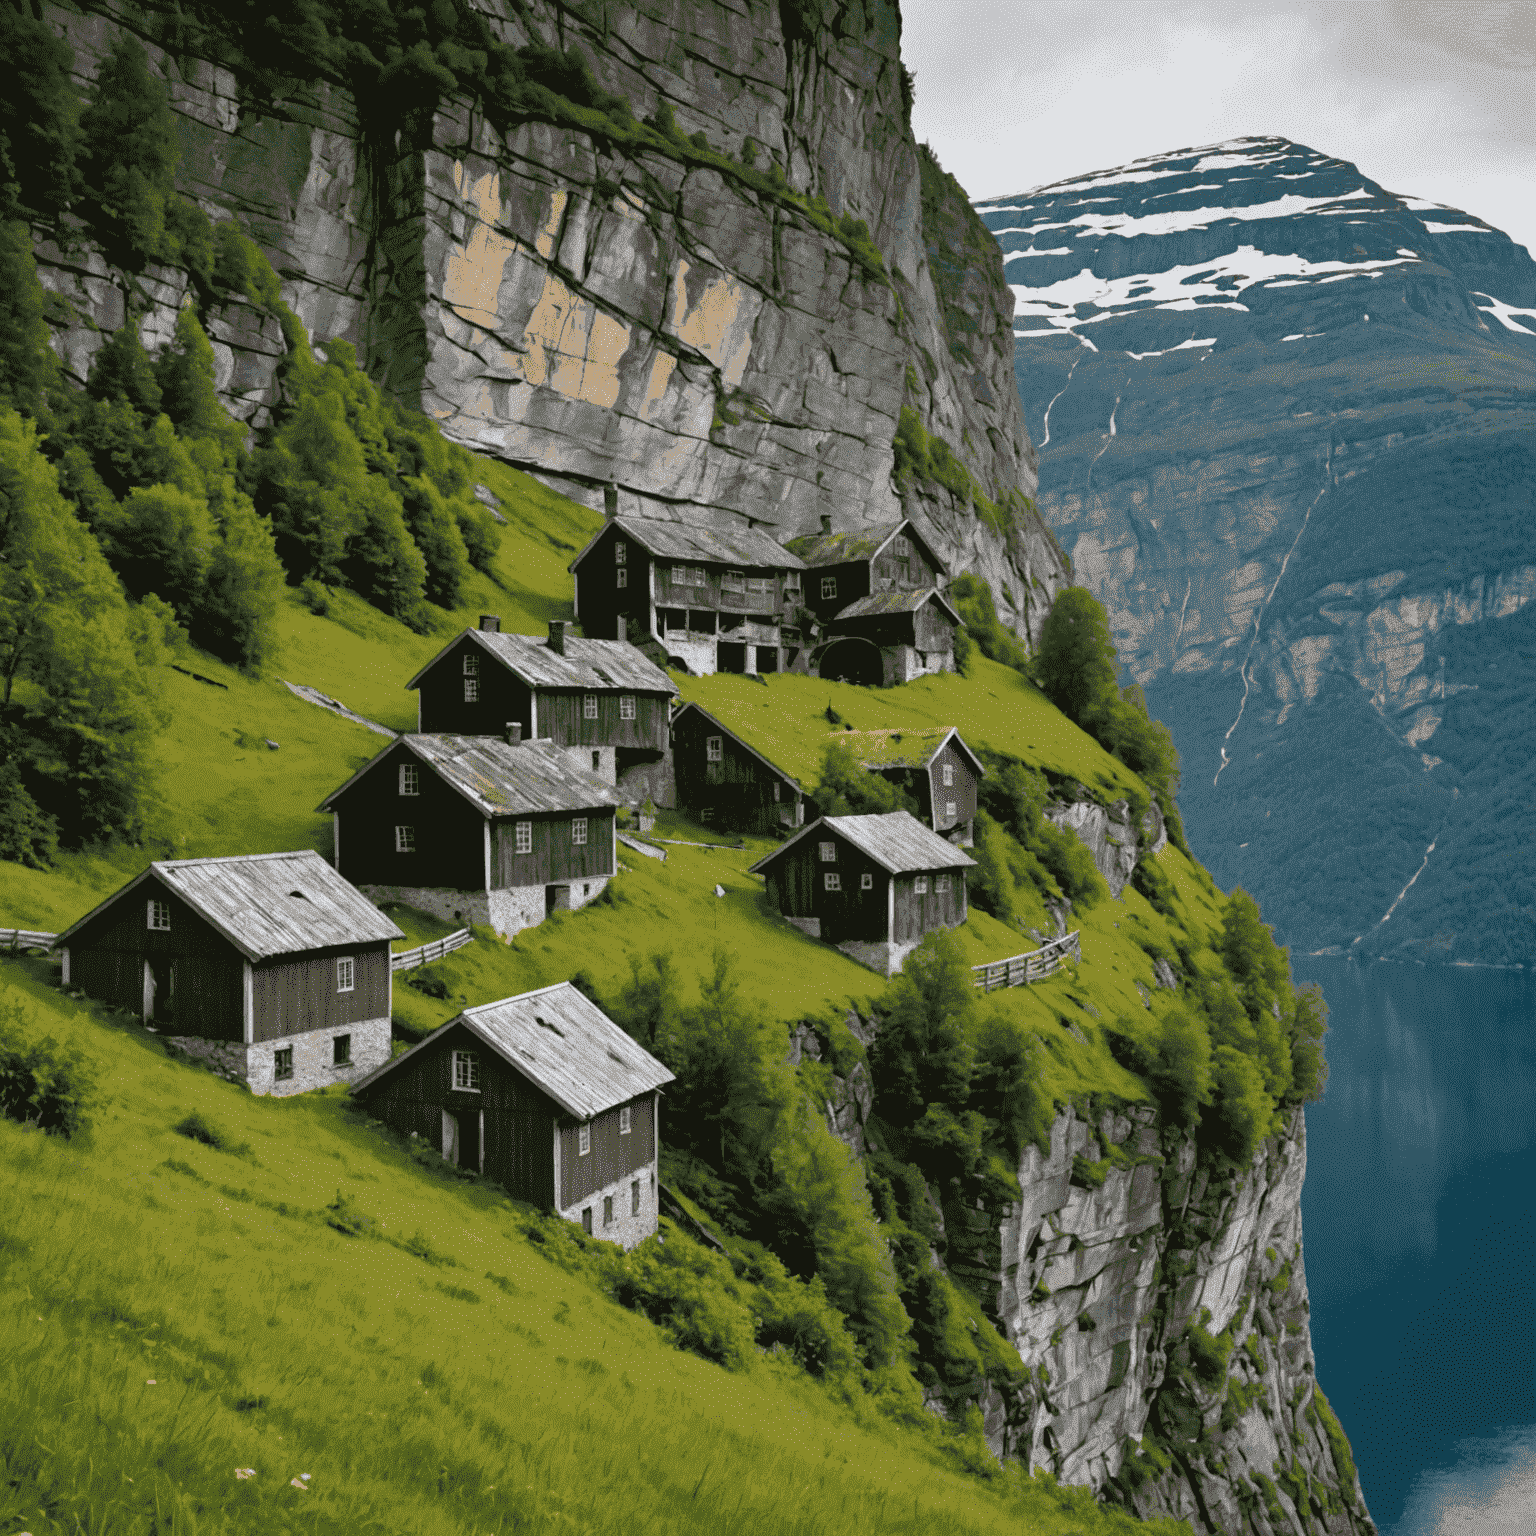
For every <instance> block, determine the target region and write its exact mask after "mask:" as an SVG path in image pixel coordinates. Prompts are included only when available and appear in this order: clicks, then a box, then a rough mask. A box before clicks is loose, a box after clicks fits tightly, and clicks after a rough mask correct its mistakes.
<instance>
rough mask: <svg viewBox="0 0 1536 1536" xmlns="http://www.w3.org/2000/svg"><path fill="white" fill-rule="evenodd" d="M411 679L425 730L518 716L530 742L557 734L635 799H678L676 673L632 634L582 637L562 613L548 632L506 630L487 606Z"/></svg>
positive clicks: (493, 725) (583, 763) (475, 729)
mask: <svg viewBox="0 0 1536 1536" xmlns="http://www.w3.org/2000/svg"><path fill="white" fill-rule="evenodd" d="M406 687H407V688H414V689H416V690H417V712H416V726H417V729H418V730H420V731H424V732H432V733H445V734H452V735H457V736H501V735H504V733H505V731H506V727H507V723H508V722H509V721H516V722H517V724H518V725H520V726H521V727H522V729H523V740H524V741H548V742H551V743H553V744H554V745H555V746H556V747H559V748H561V749H562V750H564V751H565V752H566V754H567V755H568V756H569V758H570V760H571V763H572V764H573V765H574V766H575V767H578V768H582V769H585V770H587V771H588V772H591V773H595V774H597V775H598V777H599V778H601V779H604V780H605V781H606V782H607V783H609V784H613V785H617V786H618V787H620V788H621V789H622V790H623V792H624V800H625V802H626V803H630V802H633V803H635V804H639V803H640V802H641V801H642V800H644V799H645V798H646V796H650V798H651V799H652V800H654V801H655V802H656V804H658V805H671V803H672V798H671V795H672V767H671V761H670V759H669V757H668V754H667V726H668V713H669V710H670V708H671V700H672V695H673V692H674V691H675V690H674V689H673V687H672V680H671V679H670V678H669V677H668V676H667V674H666V673H665V672H663V671H662V670H661V668H660V667H658V666H656V665H655V663H654V662H652V661H649V660H648V659H647V658H646V657H645V656H643V655H641V653H640V652H639V651H638V650H637V649H636V648H635V647H634V646H632V645H627V644H625V643H624V642H623V641H618V640H583V639H581V638H580V637H578V636H575V635H571V634H569V633H568V632H567V628H566V625H565V624H564V622H562V621H560V620H551V622H550V626H549V636H548V638H547V639H541V638H540V637H539V636H537V635H513V634H504V633H503V632H502V629H501V620H500V619H499V618H498V617H497V616H496V615H495V614H493V613H486V614H482V615H481V616H480V627H479V628H478V629H466V630H465V631H464V632H463V633H462V634H460V635H458V636H457V637H456V638H454V639H453V640H451V641H449V643H448V644H447V645H446V646H444V647H443V649H442V650H441V651H439V652H438V653H437V655H436V656H434V657H433V658H432V660H431V661H429V662H428V663H427V664H426V666H424V667H423V668H422V669H421V671H419V672H418V673H417V674H416V675H415V677H413V678H412V679H411V680H410V682H408V683H407V684H406Z"/></svg>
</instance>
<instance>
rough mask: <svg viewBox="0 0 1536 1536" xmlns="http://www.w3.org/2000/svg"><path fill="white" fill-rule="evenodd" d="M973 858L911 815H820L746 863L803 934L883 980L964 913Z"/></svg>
mask: <svg viewBox="0 0 1536 1536" xmlns="http://www.w3.org/2000/svg"><path fill="white" fill-rule="evenodd" d="M975 862H976V861H975V860H974V859H972V858H971V857H970V856H969V855H968V854H965V853H962V852H961V851H960V850H959V849H958V848H957V847H955V845H954V844H953V843H948V842H945V840H944V839H943V838H942V837H940V836H938V834H937V833H935V832H931V831H929V829H928V828H927V827H925V826H924V825H923V824H922V822H920V821H919V820H918V819H917V818H916V817H915V816H913V815H912V814H911V813H910V812H909V811H888V812H887V813H886V814H885V815H883V816H823V817H821V818H820V819H819V820H817V821H814V822H812V823H811V824H810V825H809V826H808V827H806V828H804V830H802V831H800V832H798V833H796V835H795V836H794V837H792V838H790V840H789V841H788V842H787V843H785V844H784V846H783V847H782V848H777V849H775V850H774V851H773V852H772V853H770V854H769V855H768V856H767V857H766V858H764V859H759V860H758V862H757V863H756V864H754V865H753V866H752V873H754V874H761V875H762V876H763V879H764V882H765V884H766V885H767V889H768V900H769V902H770V903H771V904H772V905H773V906H775V907H777V908H778V910H779V911H780V912H782V913H783V914H784V916H785V917H787V918H788V919H789V921H790V922H792V923H793V924H794V925H795V926H796V927H797V928H799V929H800V930H801V931H802V932H804V933H807V934H809V935H810V936H811V937H812V938H818V939H823V940H825V941H826V942H827V943H828V944H835V945H836V946H837V947H838V948H839V949H840V950H842V951H843V953H844V954H845V955H848V956H849V957H850V958H851V959H854V960H857V961H858V962H859V963H860V964H861V965H867V966H869V967H870V968H871V969H872V970H876V971H879V972H880V973H881V975H883V976H890V975H893V974H894V973H895V972H896V971H899V970H900V969H901V965H902V961H903V960H905V959H906V957H907V955H908V954H909V953H910V952H911V951H912V950H913V949H915V948H916V947H917V945H918V944H919V943H920V942H921V941H922V938H923V935H924V934H927V933H931V932H933V930H934V929H935V928H953V927H955V926H956V925H958V924H960V923H963V922H964V921H965V918H966V912H967V906H966V890H965V872H966V870H967V869H971V868H974V866H975Z"/></svg>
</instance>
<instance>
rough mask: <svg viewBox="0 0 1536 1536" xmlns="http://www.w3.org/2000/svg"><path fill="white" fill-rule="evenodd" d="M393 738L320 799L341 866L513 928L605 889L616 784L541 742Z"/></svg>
mask: <svg viewBox="0 0 1536 1536" xmlns="http://www.w3.org/2000/svg"><path fill="white" fill-rule="evenodd" d="M508 729H509V735H510V736H511V737H512V738H514V739H513V740H510V741H505V740H501V739H499V738H497V737H494V736H455V735H437V734H433V735H421V736H399V737H396V738H395V740H394V741H392V742H391V743H390V744H389V745H388V746H387V747H385V748H383V749H382V750H381V751H380V752H378V753H377V754H376V755H375V756H374V757H373V758H372V759H370V760H369V761H368V762H367V763H365V764H364V765H363V766H362V767H361V768H359V769H358V771H357V772H356V773H355V774H353V775H352V777H351V778H350V779H348V780H347V782H346V783H345V784H343V785H342V786H341V787H340V788H339V789H336V790H333V791H332V792H331V793H330V794H329V795H327V796H326V797H325V799H324V800H323V801H321V803H320V807H319V808H320V809H321V810H322V811H330V812H331V814H332V816H333V817H334V819H335V829H336V833H335V837H336V867H337V868H338V869H339V870H340V871H341V872H342V873H343V874H345V875H346V877H347V878H348V879H349V880H351V881H353V882H354V883H355V884H357V885H358V886H360V887H361V888H362V889H363V890H365V891H366V892H368V893H369V894H370V895H371V896H373V897H374V899H375V900H377V901H381V902H383V901H403V902H405V903H406V905H408V906H413V907H419V908H421V909H423V910H425V911H428V912H434V913H436V914H437V915H438V916H440V917H443V918H445V919H447V920H449V921H452V922H480V923H486V924H489V926H491V927H492V928H494V929H495V930H496V931H497V932H498V933H501V934H505V935H508V936H510V935H511V934H513V933H516V932H517V931H518V930H519V929H521V928H526V927H529V926H530V925H532V924H534V923H538V922H542V921H543V920H544V918H545V917H546V916H548V915H549V914H550V913H551V912H555V911H563V910H567V909H570V908H575V907H580V906H584V905H585V904H586V903H587V902H589V901H593V900H595V899H596V898H597V897H598V896H599V895H601V893H602V890H603V887H604V886H605V885H606V884H607V883H608V880H609V879H610V877H611V876H612V875H613V874H614V872H615V871H616V869H617V867H618V866H617V860H616V857H615V842H614V833H615V819H614V808H615V806H616V804H617V802H618V798H619V797H618V794H617V793H616V791H615V790H614V789H613V788H612V786H611V785H609V784H607V783H606V782H604V780H603V779H601V778H600V777H599V776H598V775H596V774H594V773H590V772H588V771H586V770H585V769H584V768H580V767H577V766H576V765H574V764H573V763H572V762H571V760H570V757H569V755H568V754H567V753H566V752H564V751H562V750H561V749H560V748H559V747H557V746H555V745H554V744H553V743H552V742H548V741H522V740H521V739H520V735H521V733H520V730H519V728H518V726H517V725H516V723H515V722H514V723H513V724H512V725H511V726H510V727H509V728H508Z"/></svg>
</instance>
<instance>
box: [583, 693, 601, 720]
mask: <svg viewBox="0 0 1536 1536" xmlns="http://www.w3.org/2000/svg"><path fill="white" fill-rule="evenodd" d="M581 714H582V718H583V719H584V720H596V719H597V695H596V694H595V693H589V694H587V695H586V697H585V698H583V699H582V701H581Z"/></svg>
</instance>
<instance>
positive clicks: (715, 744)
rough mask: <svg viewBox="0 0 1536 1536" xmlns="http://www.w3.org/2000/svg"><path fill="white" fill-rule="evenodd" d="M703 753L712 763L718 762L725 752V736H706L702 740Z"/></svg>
mask: <svg viewBox="0 0 1536 1536" xmlns="http://www.w3.org/2000/svg"><path fill="white" fill-rule="evenodd" d="M704 753H705V756H706V757H707V758H708V760H709V761H710V762H712V763H718V762H719V761H720V760H721V758H722V757H723V756H724V753H725V738H724V737H723V736H708V737H706V738H705V740H704Z"/></svg>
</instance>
